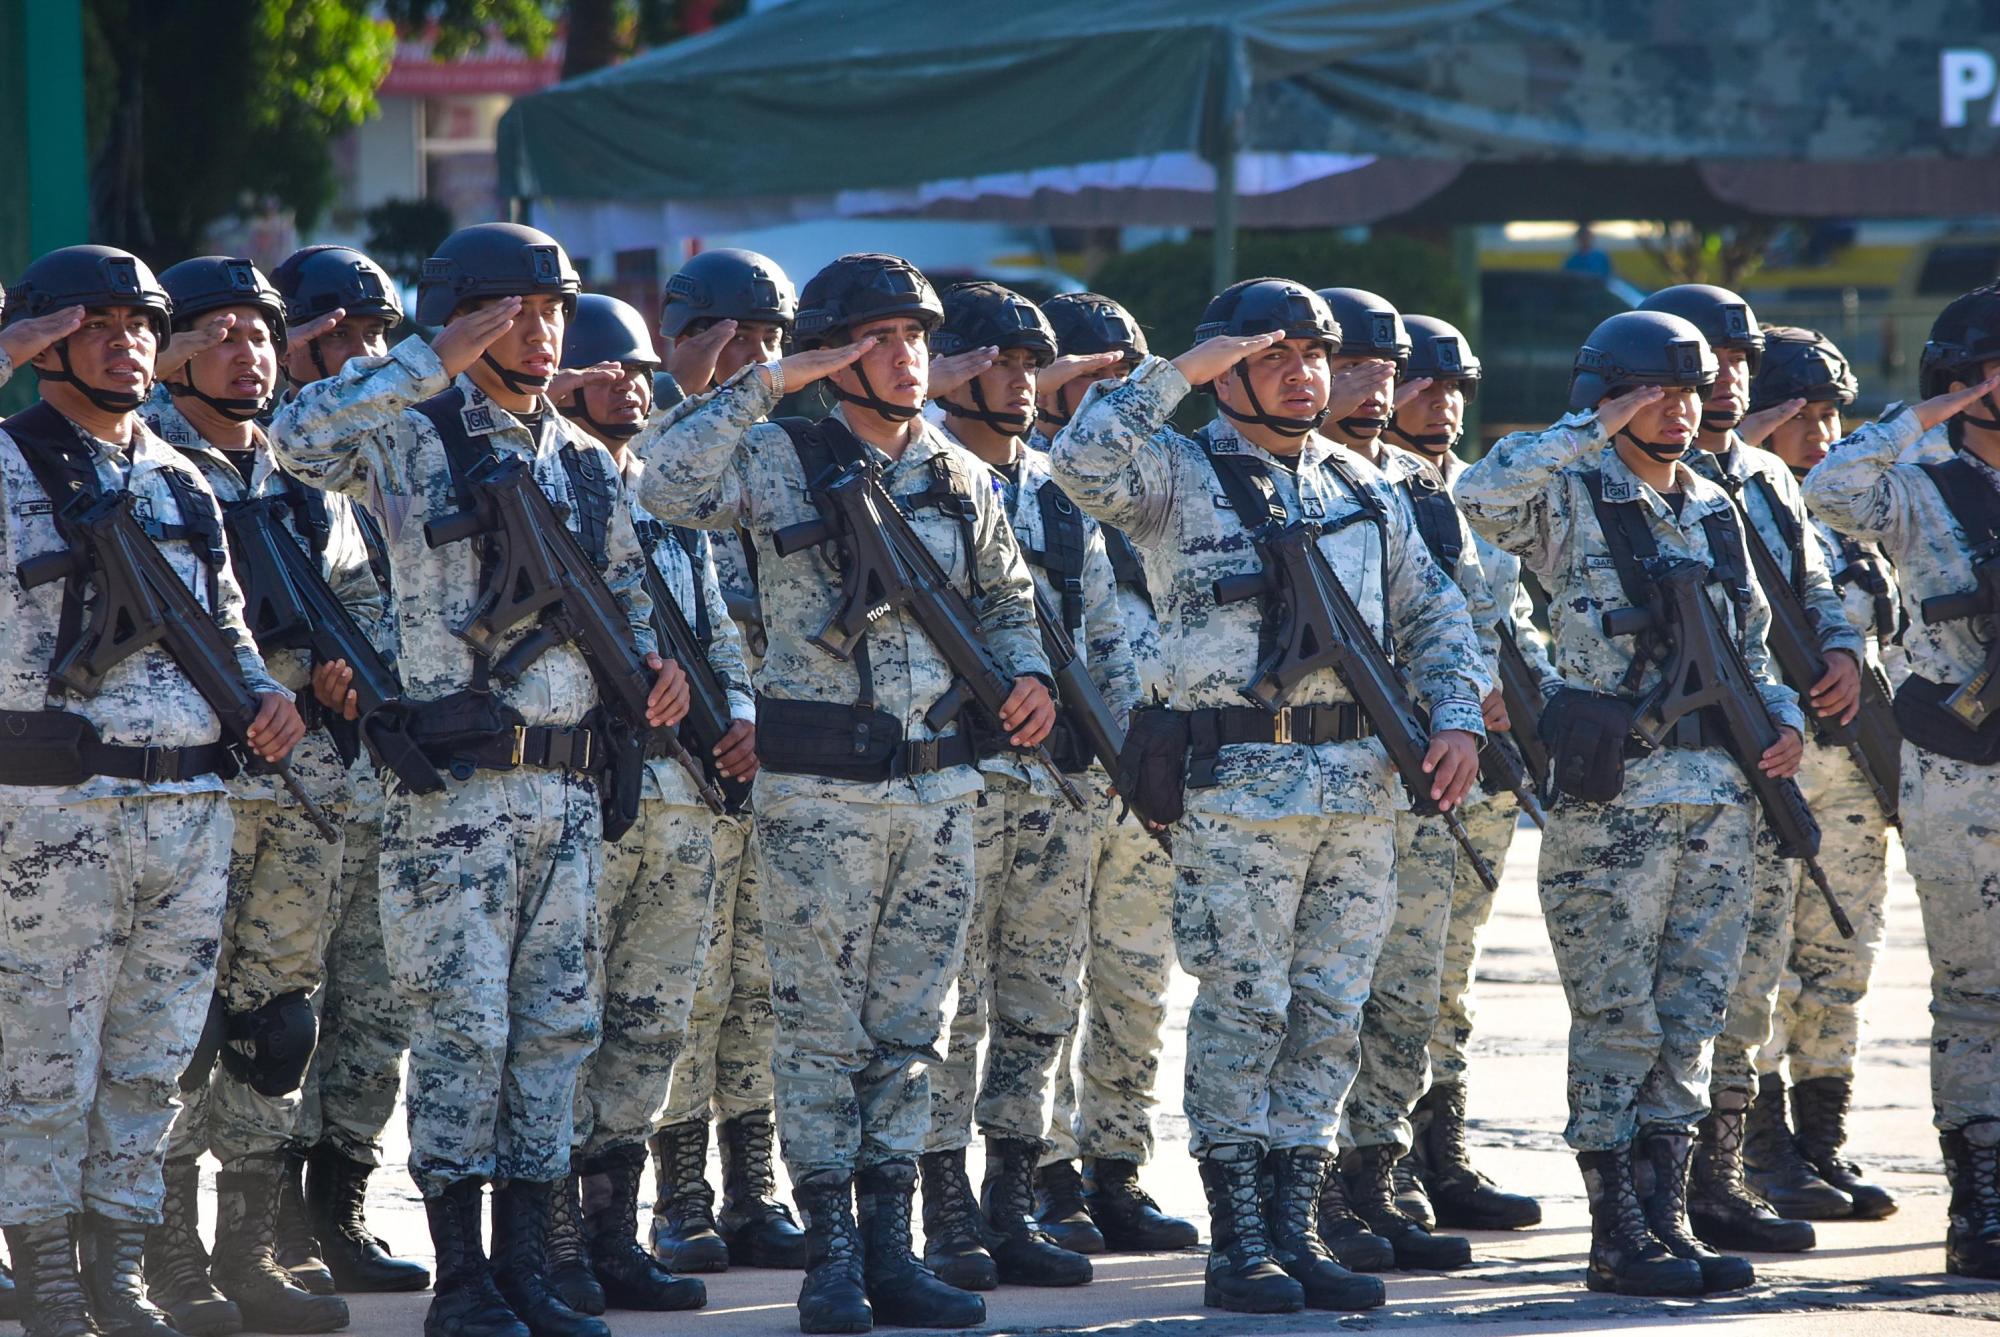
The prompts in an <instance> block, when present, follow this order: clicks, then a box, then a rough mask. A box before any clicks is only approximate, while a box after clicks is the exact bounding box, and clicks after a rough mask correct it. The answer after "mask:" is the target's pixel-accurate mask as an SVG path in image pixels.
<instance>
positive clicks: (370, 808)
mask: <svg viewBox="0 0 2000 1337" xmlns="http://www.w3.org/2000/svg"><path fill="white" fill-rule="evenodd" d="M271 283H272V285H273V286H274V287H276V288H277V290H278V295H279V296H281V297H282V298H284V301H285V321H286V324H287V326H288V330H287V337H286V343H285V357H284V370H285V375H286V377H287V379H289V380H290V381H291V383H292V385H293V386H295V387H296V386H306V385H311V384H312V383H314V382H315V381H320V380H324V379H325V378H327V377H328V376H332V375H335V374H337V373H338V372H339V371H340V369H341V368H342V367H344V366H346V365H347V360H348V359H349V358H352V357H381V356H383V355H384V354H385V353H387V352H388V348H389V344H388V337H389V335H390V334H391V333H392V332H393V331H394V330H395V329H396V328H397V327H398V326H400V325H401V324H402V323H403V304H402V300H401V299H400V298H399V297H398V296H397V293H396V281H395V280H394V279H392V278H391V277H389V275H388V274H387V272H385V271H384V270H383V269H382V267H381V266H380V265H378V264H376V263H375V262H374V261H373V260H371V259H370V258H369V257H367V256H366V255H363V254H362V253H361V252H360V251H357V250H354V249H353V248H351V247H347V246H308V247H305V248H304V249H302V250H299V251H296V252H294V253H293V254H292V255H291V256H290V257H288V258H287V259H286V260H285V261H284V262H283V263H282V264H280V265H279V266H278V267H277V268H276V269H274V270H272V271H271ZM291 393H293V392H291V391H288V392H287V396H288V397H289V395H290V394H291ZM353 515H354V518H355V520H356V522H357V523H359V524H360V526H361V529H362V536H363V538H364V539H365V540H366V541H367V543H368V550H369V563H370V566H371V567H372V568H373V569H374V572H375V577H376V581H377V583H378V584H379V585H380V586H381V587H382V589H383V591H384V592H385V594H386V592H387V590H388V578H389V565H388V557H387V554H386V553H385V552H384V551H383V550H382V538H381V525H380V522H379V521H377V520H376V519H375V518H374V516H373V515H372V514H371V513H370V512H369V511H368V510H367V509H366V508H365V507H363V506H360V505H356V506H355V507H354V509H353ZM375 647H376V649H377V650H378V651H381V652H383V653H384V654H387V655H391V656H393V654H394V651H395V628H394V626H393V624H391V623H389V622H388V621H387V620H386V619H385V621H384V622H383V624H382V635H381V637H380V638H379V639H377V640H376V641H375ZM348 782H349V785H350V790H351V792H350V796H349V799H348V804H347V827H346V830H345V833H344V838H343V841H342V846H341V860H340V882H339V885H338V888H337V892H336V895H335V898H334V909H333V933H332V937H331V938H330V940H329V941H328V943H327V949H326V982H325V985H324V986H323V987H322V988H321V989H320V991H319V992H318V993H317V994H315V995H314V998H313V1001H314V1003H315V1005H316V1006H317V1007H318V1008H319V1009H320V1035H319V1045H318V1047H317V1048H316V1049H314V1051H313V1062H312V1067H311V1069H309V1070H308V1071H307V1073H306V1083H305V1089H304V1099H303V1101H302V1102H301V1105H300V1109H299V1117H298V1122H297V1124H296V1126H295V1128H294V1148H295V1150H294V1159H295V1161H300V1162H303V1168H304V1173H305V1184H304V1188H303V1197H304V1200H305V1207H306V1216H307V1219H308V1221H309V1222H310V1225H311V1229H312V1232H313V1236H312V1238H310V1239H305V1238H302V1237H300V1236H299V1234H298V1232H291V1233H290V1234H288V1232H286V1231H285V1230H284V1229H282V1228H281V1229H280V1231H279V1240H278V1261H279V1262H280V1263H282V1264H284V1265H285V1266H286V1267H287V1268H290V1269H291V1270H292V1272H293V1275H294V1276H298V1275H301V1264H306V1263H309V1262H310V1261H311V1260H312V1259H313V1257H314V1254H315V1253H316V1254H317V1255H319V1256H321V1257H323V1258H324V1266H325V1267H326V1269H327V1270H328V1271H330V1272H331V1273H332V1275H333V1281H334V1286H335V1288H336V1289H337V1290H340V1291H344V1292H351V1291H363V1292H367V1291H413V1290H417V1291H420V1290H422V1289H423V1288H424V1287H426V1286H428V1285H430V1280H431V1274H430V1269H429V1268H427V1267H424V1266H423V1265H422V1264H420V1263H416V1262H412V1261H410V1260H408V1259H403V1258H397V1257H394V1256H393V1255H391V1254H390V1253H389V1251H388V1247H387V1246H386V1245H385V1244H384V1243H383V1241H382V1240H381V1239H380V1238H378V1237H377V1236H376V1235H375V1233H374V1231H372V1230H371V1229H369V1226H368V1220H367V1216H366V1212H365V1206H366V1202H367V1197H368V1180H369V1177H370V1176H371V1175H372V1174H373V1173H374V1171H375V1169H376V1168H377V1167H379V1166H380V1165H381V1164H382V1133H383V1130H384V1129H385V1128H387V1127H388V1125H389V1120H390V1118H391V1117H392V1116H393V1115H394V1114H395V1111H396V1094H397V1091H398V1090H399V1089H400V1088H401V1086H402V1082H403V1051H404V1050H405V1049H407V1048H408V1047H409V1035H410V1020H409V1010H408V1008H407V1007H405V1006H404V1005H403V1003H402V1001H401V998H400V996H399V995H398V994H397V992H396V989H395V986H394V984H393V983H392V982H391V980H390V978H389V961H388V956H387V952H386V950H385V949H384V947H383V945H382V900H381V883H380V877H379V873H380V865H381V851H382V805H383V796H382V782H381V780H380V779H379V777H377V775H376V773H375V768H374V766H373V765H372V764H371V762H370V760H369V759H368V758H367V757H363V758H362V760H361V764H359V765H357V766H355V767H354V768H353V769H351V770H350V771H349V772H348ZM297 1174H298V1171H297V1169H289V1170H288V1171H287V1179H286V1184H285V1191H286V1192H287V1193H288V1194H291V1193H294V1192H295V1191H296V1176H297ZM280 1224H281V1227H282V1225H283V1224H284V1218H282V1217H281V1218H280ZM306 1245H310V1246H311V1248H312V1250H313V1252H312V1253H305V1254H304V1255H303V1256H302V1255H301V1253H300V1249H301V1247H302V1246H306Z"/></svg>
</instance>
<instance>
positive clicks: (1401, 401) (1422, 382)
mask: <svg viewBox="0 0 2000 1337" xmlns="http://www.w3.org/2000/svg"><path fill="white" fill-rule="evenodd" d="M1430 388H1431V378H1430V377H1428V376H1419V377H1417V378H1416V379H1415V380H1412V381H1404V382H1402V383H1401V384H1399V385H1398V386H1397V387H1396V398H1395V401H1394V406H1395V407H1396V408H1401V407H1403V405H1405V404H1407V403H1409V402H1410V401H1411V400H1413V399H1415V398H1416V397H1417V396H1418V395H1420V394H1422V393H1423V392H1424V391H1426V390H1428V389H1430Z"/></svg>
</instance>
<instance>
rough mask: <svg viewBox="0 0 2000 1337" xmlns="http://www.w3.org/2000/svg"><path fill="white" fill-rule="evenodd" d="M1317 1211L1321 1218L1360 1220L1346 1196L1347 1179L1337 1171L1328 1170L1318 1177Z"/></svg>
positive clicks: (1357, 1221)
mask: <svg viewBox="0 0 2000 1337" xmlns="http://www.w3.org/2000/svg"><path fill="white" fill-rule="evenodd" d="M1319 1212H1320V1217H1321V1219H1322V1220H1351V1221H1354V1222H1356V1223H1357V1224H1358V1223H1359V1222H1360V1218H1359V1217H1358V1216H1356V1215H1355V1213H1354V1204H1353V1203H1352V1202H1351V1201H1349V1199H1348V1196H1347V1179H1346V1177H1345V1176H1343V1175H1341V1174H1340V1173H1338V1172H1337V1171H1334V1170H1329V1171H1328V1172H1327V1173H1326V1174H1325V1175H1324V1176H1322V1177H1321V1179H1320V1190H1319Z"/></svg>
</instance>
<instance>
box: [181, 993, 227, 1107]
mask: <svg viewBox="0 0 2000 1337" xmlns="http://www.w3.org/2000/svg"><path fill="white" fill-rule="evenodd" d="M226 1017H227V1013H225V1012H224V1011H223V1007H222V995H221V994H219V993H218V994H210V995H209V998H208V1018H207V1020H205V1021H203V1022H202V1023H201V1038H200V1039H198V1040H196V1041H195V1042H194V1053H192V1054H190V1055H188V1061H187V1066H186V1067H185V1068H183V1069H181V1081H180V1087H181V1090H182V1091H186V1092H194V1091H199V1090H201V1088H202V1087H204V1086H207V1085H208V1074H209V1073H210V1072H212V1071H214V1069H215V1056H216V1054H217V1053H219V1052H220V1051H221V1049H222V1032H223V1028H224V1024H225V1019H226Z"/></svg>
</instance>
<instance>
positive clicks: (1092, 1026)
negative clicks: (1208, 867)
mask: <svg viewBox="0 0 2000 1337" xmlns="http://www.w3.org/2000/svg"><path fill="white" fill-rule="evenodd" d="M1042 311H1043V314H1045V315H1046V316H1047V317H1048V319H1049V324H1050V326H1051V327H1052V328H1053V329H1054V330H1055V333H1056V346H1057V349H1058V351H1059V352H1060V353H1061V354H1062V360H1061V361H1059V362H1058V363H1057V366H1058V367H1059V368H1061V367H1064V363H1066V362H1068V361H1070V360H1072V359H1084V358H1089V359H1101V357H1102V355H1104V354H1106V353H1116V354H1117V355H1118V360H1117V361H1116V362H1114V363H1111V364H1109V365H1092V366H1090V367H1089V368H1088V369H1083V368H1081V367H1068V368H1064V370H1063V371H1060V372H1057V373H1056V374H1053V375H1051V374H1048V373H1044V374H1043V375H1042V376H1040V377H1038V378H1037V382H1036V405H1037V411H1036V418H1035V421H1036V426H1035V432H1034V435H1033V437H1032V438H1031V439H1030V441H1029V445H1030V446H1031V447H1032V448H1034V449H1036V450H1042V451H1046V450H1047V449H1048V445H1049V436H1050V435H1052V434H1053V433H1055V432H1057V431H1060V430H1061V429H1062V428H1063V427H1065V426H1067V425H1068V424H1069V420H1070V417H1071V415H1072V414H1073V413H1074V412H1075V410H1076V402H1077V399H1078V398H1079V397H1080V396H1081V394H1082V393H1083V389H1084V388H1086V387H1087V386H1089V385H1090V384H1092V383H1094V382H1095V381H1098V380H1105V379H1110V378H1113V377H1118V376H1123V375H1127V374H1129V373H1130V372H1131V370H1132V369H1133V368H1134V367H1136V366H1138V365H1139V360H1140V359H1141V358H1143V357H1145V356H1146V351H1147V350H1146V334H1145V331H1144V330H1142V329H1141V328H1140V327H1139V322H1138V321H1137V320H1135V319H1133V317H1132V315H1131V313H1130V312H1128V311H1126V310H1125V308H1124V307H1122V306H1119V305H1118V303H1116V302H1114V301H1112V300H1111V299H1110V298H1109V297H1105V296H1102V295H1100V294H1098V293H1061V294H1058V295H1057V296H1055V297H1052V298H1050V299H1049V300H1048V301H1047V302H1045V303H1044V304H1043V306H1042ZM1098 530H1099V532H1100V533H1102V534H1103V536H1104V545H1105V555H1106V556H1107V557H1108V558H1109V559H1110V562H1111V572H1112V576H1113V578H1114V580H1115V581H1116V598H1117V603H1118V614H1119V620H1120V622H1121V623H1122V624H1123V628H1124V639H1125V642H1126V644H1127V646H1128V647H1129V648H1130V650H1131V653H1132V661H1133V666H1134V670H1135V671H1136V672H1137V674H1138V679H1139V698H1138V699H1139V701H1140V702H1141V703H1145V702H1148V701H1155V700H1158V699H1160V694H1161V693H1162V692H1163V691H1164V690H1165V686H1166V677H1165V670H1164V668H1163V666H1162V665H1161V663H1160V624H1159V619H1158V618H1156V617H1155V616H1154V615H1153V602H1152V596H1151V595H1150V594H1149V593H1148V591H1147V586H1146V570H1145V567H1144V565H1143V564H1142V563H1141V562H1140V560H1139V553H1138V550H1137V549H1136V548H1134V547H1133V546H1132V540H1131V539H1129V538H1127V537H1126V536H1125V535H1124V533H1123V532H1122V531H1120V530H1117V529H1114V528H1112V527H1110V526H1108V525H1099V526H1098ZM1124 808H1125V802H1124V800H1123V799H1121V798H1119V797H1118V796H1117V795H1115V794H1112V793H1109V792H1106V793H1105V794H1103V795H1102V797H1101V799H1100V801H1099V803H1098V809H1097V817H1096V821H1097V841H1098V854H1097V866H1096V868H1095V869H1094V870H1093V871H1092V873H1091V878H1090V937H1089V941H1088V942H1087V943H1086V944H1085V948H1084V992H1083V1015H1082V1017H1081V1018H1079V1020H1078V1024H1077V1028H1076V1030H1075V1031H1073V1032H1071V1034H1070V1037H1069V1039H1068V1040H1067V1041H1065V1042H1064V1044H1063V1052H1062V1056H1061V1057H1060V1058H1059V1059H1058V1060H1057V1063H1056V1082H1055V1113H1054V1116H1053V1118H1051V1120H1050V1122H1049V1142H1050V1144H1051V1145H1050V1149H1049V1153H1048V1156H1047V1158H1046V1159H1045V1161H1044V1163H1043V1165H1042V1167H1041V1169H1040V1170H1038V1171H1037V1172H1036V1187H1037V1188H1038V1189H1039V1190H1040V1194H1039V1198H1038V1202H1037V1207H1038V1210H1037V1212H1036V1216H1037V1219H1039V1220H1040V1221H1041V1223H1042V1225H1043V1227H1044V1228H1046V1229H1047V1230H1048V1232H1049V1234H1050V1235H1051V1236H1052V1237H1053V1238H1054V1239H1055V1241H1056V1243H1058V1244H1060V1245H1062V1246H1063V1247H1064V1248H1065V1249H1070V1250H1072V1251H1074V1252H1077V1253H1094V1252H1096V1251H1098V1250H1101V1249H1110V1250H1113V1251H1116V1252H1121V1253H1123V1252H1140V1253H1144V1252H1156V1251H1166V1250H1171V1249H1185V1248H1189V1247H1191V1246H1193V1245H1194V1244H1195V1243H1197V1242H1198V1241H1199V1240H1200V1238H1201V1237H1200V1235H1199V1233H1198V1232H1197V1231H1196V1230H1195V1228H1194V1223H1193V1222H1191V1221H1183V1220H1181V1219H1180V1218H1179V1217H1174V1216H1168V1215H1167V1214H1166V1213H1165V1212H1162V1211H1161V1210H1160V1206H1159V1204H1158V1203H1157V1202H1155V1201H1154V1200H1153V1198H1152V1196H1151V1195H1150V1194H1148V1193H1147V1192H1146V1191H1145V1190H1144V1189H1142V1188H1140V1187H1139V1167H1140V1166H1141V1165H1142V1164H1144V1163H1145V1162H1146V1161H1148V1160H1150V1159H1151V1158H1152V1155H1153V1115H1152V1110H1153V1105H1154V1104H1155V1103H1156V1097H1155V1096H1154V1094H1153V1090H1154V1087H1155V1086H1156V1085H1157V1083H1158V1081H1159V1076H1160V1035H1161V1032H1162V1030H1163V1029H1164V1028H1165V1026H1166V1020H1167V982H1168V977H1169V975H1170V974H1171V972H1172V969H1173V961H1174V928H1173V916H1172V902H1173V882H1174V864H1173V859H1172V858H1171V857H1170V856H1169V855H1168V854H1167V852H1166V851H1165V850H1164V849H1162V848H1161V847H1160V843H1159V842H1158V841H1157V840H1155V839H1153V837H1152V836H1151V835H1150V834H1149V833H1148V832H1147V831H1146V829H1145V825H1144V824H1143V823H1142V822H1140V821H1139V820H1138V819H1137V818H1136V817H1134V816H1130V815H1125V816H1121V813H1123V811H1124ZM1079 1155H1081V1156H1082V1157H1083V1167H1082V1172H1081V1173H1080V1174H1079V1172H1078V1169H1077V1165H1076V1158H1077V1157H1078V1156H1079Z"/></svg>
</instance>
